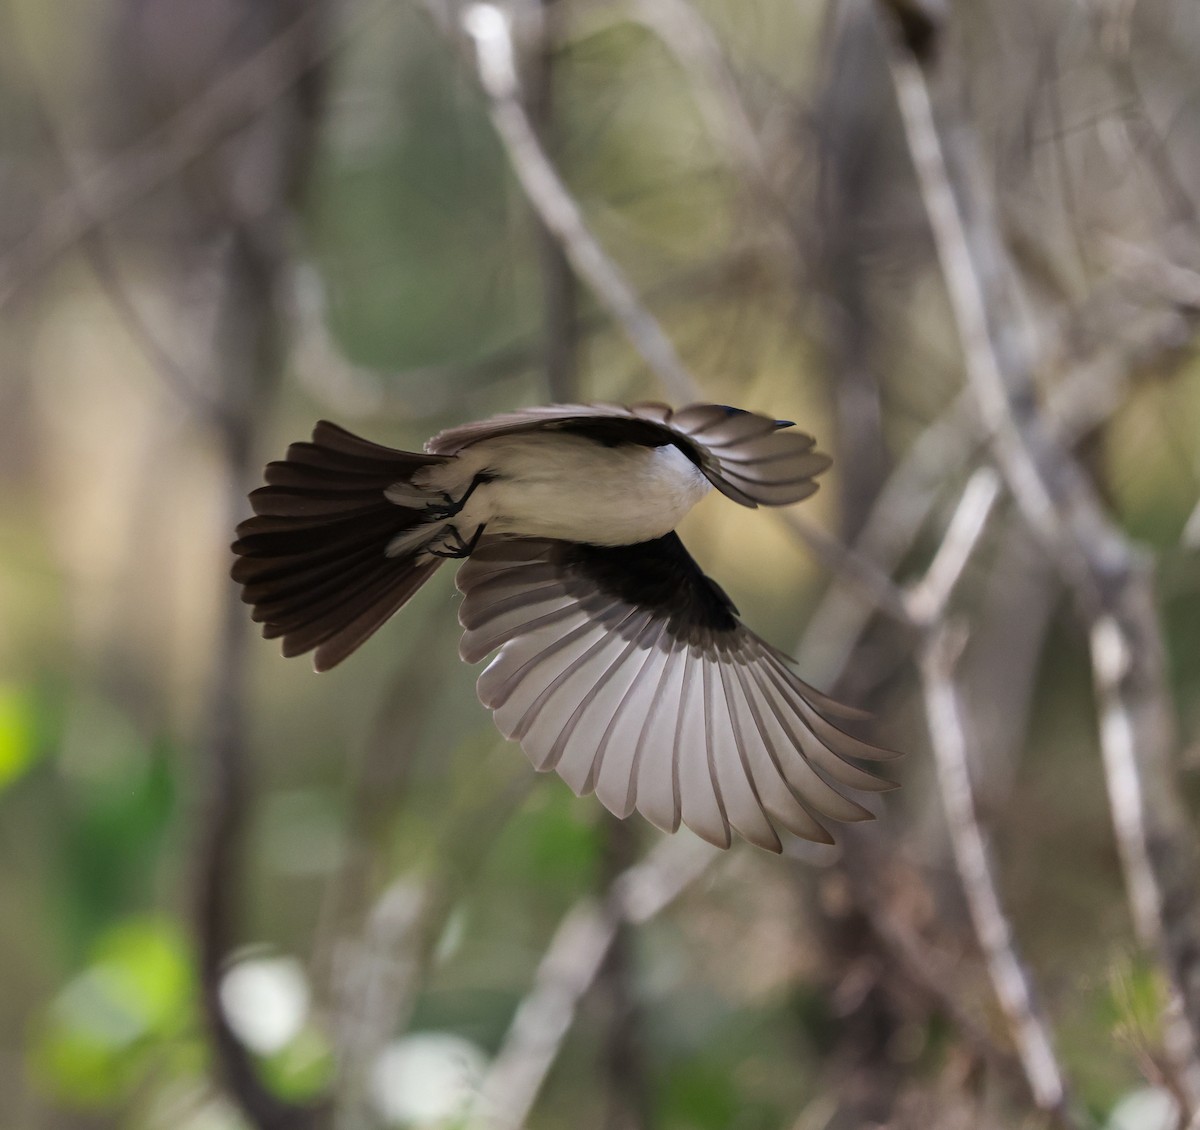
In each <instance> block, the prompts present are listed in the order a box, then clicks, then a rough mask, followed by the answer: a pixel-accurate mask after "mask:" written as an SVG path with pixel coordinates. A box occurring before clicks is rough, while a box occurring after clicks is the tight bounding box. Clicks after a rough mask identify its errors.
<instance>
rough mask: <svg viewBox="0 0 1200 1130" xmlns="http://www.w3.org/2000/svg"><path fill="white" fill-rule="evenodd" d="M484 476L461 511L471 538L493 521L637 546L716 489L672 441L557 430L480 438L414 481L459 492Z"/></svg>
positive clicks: (527, 532)
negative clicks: (613, 439) (591, 437)
mask: <svg viewBox="0 0 1200 1130" xmlns="http://www.w3.org/2000/svg"><path fill="white" fill-rule="evenodd" d="M476 476H484V479H483V481H481V482H480V483H479V485H478V486H477V487H476V489H475V490H474V491H473V492H472V494H471V497H470V498H469V499H468V500H467V502H466V504H465V505H464V507H463V509H462V510H461V511H460V512H459V513H458V514H457V515H455V516H454V519H453V525H454V526H455V528H456V530H457V532H458V534H459V535H460V536H461V537H463V538H464V539H469V538H470V537H471V536H472V535H473V534H474V532H475V530H477V529H478V528H479V527H480V526H486V527H487V530H488V532H489V533H490V534H513V535H516V536H519V537H542V538H560V539H562V540H564V541H578V542H587V543H589V544H591V545H633V544H635V543H637V542H643V541H650V540H651V539H652V538H657V537H662V535H663V534H666V533H670V531H671V530H673V529H675V527H676V526H677V525H679V523H680V522H681V521H682V520H683V518H684V516H685V515H686V514H687V512H688V511H689V510H691V508H692V507H693V506H695V504H696V503H697V502H699V501H700V499H701V498H703V497H704V496H705V495H706V494H707V493H708V492H709V491H710V490H711V489H712V487H711V484H710V483H709V481H708V480H707V479H706V478H705V477H704V475H703V474H702V473H701V472H700V470H699V468H698V467H697V466H696V465H695V464H694V463H693V462H691V460H689V459H688V458H687V456H686V455H684V454H683V452H682V451H681V450H680V449H679V448H678V447H676V446H675V445H674V444H671V443H664V444H661V445H659V446H657V447H650V446H646V445H644V444H636V443H614V444H604V443H599V442H593V441H587V440H585V441H583V442H581V441H580V439H579V438H577V437H575V436H572V435H568V434H563V433H559V432H534V433H532V434H529V435H512V436H498V437H496V438H495V439H486V440H481V441H480V442H479V443H476V444H472V445H471V446H470V447H466V448H464V449H463V450H462V451H461V452H459V453H458V454H457V455H455V456H453V457H452V459H451V460H449V461H448V462H446V463H442V464H438V465H435V466H433V467H428V468H426V469H425V470H423V471H420V472H418V473H417V474H416V475H415V476H414V477H413V485H414V486H416V487H418V489H424V490H426V491H430V492H432V493H434V494H442V493H445V494H448V495H449V496H450V497H451V498H461V497H462V495H463V494H464V493H465V492H466V491H467V490H468V489H470V487H471V484H472V483H473V482H474V481H475V479H476Z"/></svg>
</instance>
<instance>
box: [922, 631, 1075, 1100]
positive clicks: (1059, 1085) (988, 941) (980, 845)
mask: <svg viewBox="0 0 1200 1130" xmlns="http://www.w3.org/2000/svg"><path fill="white" fill-rule="evenodd" d="M962 642H963V637H962V636H961V634H960V633H956V632H955V631H953V629H950V628H940V629H937V630H936V631H935V632H934V633H933V635H932V636H931V638H930V639H929V641H928V643H927V645H926V646H925V648H924V649H923V652H922V656H921V675H922V683H923V686H924V690H925V709H926V714H927V716H928V720H929V743H930V746H931V748H932V750H933V754H934V758H935V760H936V762H937V771H938V782H939V784H940V786H941V794H942V803H943V805H944V806H945V810H946V823H947V826H948V827H949V830H950V843H951V846H952V848H953V852H954V859H955V863H956V865H957V867H958V873H959V877H960V879H961V881H962V888H963V893H964V894H965V896H966V899H967V907H968V909H969V911H970V914H971V922H972V924H973V925H974V928H975V935H976V937H977V938H978V939H979V945H980V949H981V950H982V952H983V956H984V960H985V962H986V964H987V969H988V975H989V976H990V978H991V981H992V986H993V988H994V989H995V992H996V999H997V1000H998V1001H999V1002H1000V1007H1001V1010H1002V1011H1003V1012H1004V1016H1005V1019H1006V1020H1007V1022H1008V1028H1009V1032H1010V1034H1011V1036H1012V1039H1013V1044H1014V1046H1015V1047H1016V1049H1017V1055H1018V1056H1019V1057H1020V1060H1021V1065H1022V1067H1023V1068H1024V1071H1025V1077H1026V1079H1027V1081H1028V1084H1029V1090H1030V1093H1031V1094H1032V1095H1033V1099H1034V1102H1035V1103H1036V1104H1037V1106H1038V1107H1039V1109H1041V1110H1045V1111H1051V1112H1054V1113H1055V1114H1057V1115H1059V1116H1060V1117H1062V1116H1065V1114H1066V1112H1067V1108H1068V1105H1069V1104H1068V1101H1067V1093H1066V1084H1065V1081H1064V1077H1063V1072H1062V1068H1061V1067H1060V1066H1059V1064H1058V1061H1057V1059H1056V1058H1055V1054H1054V1049H1053V1042H1052V1040H1051V1037H1050V1030H1049V1026H1048V1025H1047V1023H1046V1021H1045V1020H1044V1018H1043V1017H1042V1016H1041V1013H1040V1010H1039V1009H1038V1007H1037V1005H1036V1004H1035V1002H1034V993H1033V987H1032V985H1031V984H1030V980H1029V978H1028V976H1027V974H1026V973H1025V970H1024V969H1023V968H1022V964H1021V961H1020V959H1019V958H1018V956H1017V952H1016V941H1015V939H1014V937H1013V933H1012V927H1011V926H1010V925H1009V923H1008V919H1007V917H1006V916H1005V914H1004V911H1003V909H1002V907H1001V904H1000V896H999V894H998V892H997V889H996V884H995V880H994V878H993V876H992V866H991V862H990V860H989V858H988V850H987V845H986V844H985V842H984V838H983V833H982V831H981V830H980V827H979V820H978V817H977V815H976V812H975V802H974V800H973V799H972V793H971V780H970V775H969V774H968V771H967V727H966V725H965V723H964V721H963V717H962V704H961V702H960V699H959V693H958V689H957V687H956V686H955V683H954V664H955V659H956V654H957V652H958V651H959V649H960V648H961V645H962Z"/></svg>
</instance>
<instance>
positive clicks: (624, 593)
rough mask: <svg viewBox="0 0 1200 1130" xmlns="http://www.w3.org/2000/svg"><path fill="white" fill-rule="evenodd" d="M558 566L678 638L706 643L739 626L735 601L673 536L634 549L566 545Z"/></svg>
mask: <svg viewBox="0 0 1200 1130" xmlns="http://www.w3.org/2000/svg"><path fill="white" fill-rule="evenodd" d="M559 561H560V563H561V565H562V566H564V567H565V568H566V569H567V570H568V572H572V573H575V574H576V575H577V576H578V577H579V579H580V580H581V581H584V582H586V583H587V585H589V586H590V587H592V588H595V589H599V590H600V591H601V592H603V593H604V594H605V595H607V596H609V597H613V598H616V599H617V600H620V601H623V602H624V603H625V604H629V605H632V606H634V607H636V608H642V609H645V610H646V611H648V612H651V613H653V614H654V615H655V616H656V617H657V618H659V619H665V620H666V621H667V630H668V631H669V632H670V633H671V634H672V635H673V636H675V637H676V638H685V639H687V640H689V642H694V643H704V642H706V639H711V637H712V636H713V635H714V634H716V635H721V634H724V633H727V632H732V631H735V630H736V629H737V628H738V626H739V625H738V621H737V618H736V616H737V608H736V607H735V606H734V604H733V601H731V600H730V599H729V597H728V596H726V595H725V593H724V591H723V590H722V589H721V587H720V585H718V584H717V583H716V582H715V581H713V580H711V579H709V578H708V577H707V576H705V575H704V572H703V571H702V570H701V568H700V566H699V565H697V564H696V562H695V560H694V559H693V558H692V555H691V554H690V553H688V551H687V549H685V548H684V545H683V542H681V541H680V540H679V535H678V534H676V533H674V532H672V533H669V534H665V535H664V536H663V537H661V538H655V539H654V540H653V541H644V542H639V543H637V544H636V545H620V546H600V545H583V544H577V543H573V542H564V543H562V549H561V551H560V557H559Z"/></svg>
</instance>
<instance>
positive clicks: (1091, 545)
mask: <svg viewBox="0 0 1200 1130" xmlns="http://www.w3.org/2000/svg"><path fill="white" fill-rule="evenodd" d="M891 73H892V78H893V85H894V87H895V91H896V97H897V102H898V104H899V107H900V114H901V119H902V121H903V125H904V130H905V136H906V139H907V141H908V146H909V151H910V153H911V155H912V159H913V164H914V166H915V168H916V172H917V180H918V183H919V185H920V189H921V193H922V197H923V199H924V201H925V207H926V212H927V214H928V217H929V222H930V226H931V229H932V232H933V237H934V242H935V245H936V247H937V252H938V258H939V261H940V262H941V266H942V273H943V276H944V279H945V283H946V287H947V291H948V294H949V298H950V303H951V307H952V309H953V312H954V316H955V321H956V324H957V327H958V332H959V337H960V342H961V345H962V349H963V355H964V360H965V363H966V372H967V380H968V385H969V387H970V388H971V390H972V392H973V395H974V396H975V398H976V400H977V402H978V405H979V409H980V412H981V414H982V416H983V419H984V422H985V424H986V426H987V429H988V432H989V441H990V443H991V446H992V450H993V454H994V456H995V459H996V462H997V464H998V466H999V467H1000V469H1001V471H1002V472H1003V474H1004V477H1005V480H1006V483H1007V485H1008V487H1009V489H1010V490H1011V491H1012V494H1013V497H1014V498H1015V500H1016V502H1017V504H1018V506H1019V507H1020V509H1021V511H1022V513H1023V514H1024V516H1025V519H1026V521H1027V522H1028V523H1029V525H1030V527H1031V528H1032V529H1033V530H1034V531H1035V533H1036V534H1037V535H1038V537H1039V538H1040V539H1041V541H1042V543H1043V545H1044V546H1045V548H1046V550H1047V552H1048V553H1049V555H1050V557H1051V559H1052V560H1053V561H1054V563H1055V565H1056V567H1057V569H1058V570H1059V572H1060V574H1061V576H1062V577H1063V579H1064V581H1065V582H1066V583H1067V584H1068V585H1069V586H1070V588H1071V590H1072V592H1073V594H1074V596H1075V598H1076V603H1077V606H1078V608H1079V610H1080V613H1081V615H1082V616H1083V618H1084V619H1085V620H1086V621H1087V622H1088V625H1089V629H1090V631H1091V635H1092V642H1093V648H1094V649H1095V646H1096V644H1097V635H1096V626H1097V625H1098V624H1107V625H1109V627H1106V628H1104V629H1102V630H1101V632H1100V636H1099V642H1100V645H1101V650H1100V652H1099V653H1097V652H1096V651H1095V650H1094V651H1093V665H1094V666H1095V667H1097V668H1099V669H1100V670H1105V669H1106V668H1105V667H1104V665H1105V663H1106V662H1107V658H1106V656H1105V654H1104V649H1105V648H1109V641H1110V640H1112V639H1116V640H1119V641H1120V650H1121V651H1122V652H1123V653H1124V654H1125V655H1126V656H1127V657H1128V666H1127V669H1126V671H1125V672H1124V674H1123V675H1122V677H1121V678H1120V679H1119V680H1117V681H1115V682H1113V683H1112V688H1111V690H1112V693H1111V696H1110V701H1109V703H1108V705H1107V707H1106V714H1107V717H1108V727H1109V730H1110V734H1116V733H1117V732H1118V729H1119V727H1117V726H1116V725H1115V720H1116V719H1120V720H1121V726H1122V727H1128V728H1129V738H1128V741H1127V743H1125V744H1126V746H1127V748H1128V753H1129V756H1127V757H1125V758H1123V759H1122V758H1116V757H1109V756H1106V757H1105V758H1104V765H1105V769H1106V772H1107V773H1108V777H1107V783H1108V788H1109V796H1110V803H1111V804H1112V805H1113V808H1114V818H1115V819H1114V827H1115V831H1116V833H1117V836H1118V838H1119V839H1122V840H1123V841H1124V842H1123V844H1122V849H1121V855H1122V860H1123V861H1125V862H1126V863H1129V862H1130V861H1136V860H1137V859H1139V858H1141V857H1143V856H1144V857H1145V858H1146V859H1147V860H1148V861H1149V866H1148V867H1146V868H1145V869H1144V870H1143V871H1135V872H1129V871H1127V872H1126V887H1127V891H1128V894H1129V897H1130V900H1131V903H1132V905H1133V911H1134V916H1135V918H1136V919H1137V920H1138V925H1139V930H1140V931H1141V932H1142V937H1143V940H1144V941H1145V942H1146V943H1147V944H1150V945H1152V946H1153V947H1154V948H1155V949H1156V950H1157V951H1158V954H1159V957H1160V959H1161V961H1162V963H1163V965H1164V967H1165V969H1166V972H1167V974H1168V977H1169V979H1170V981H1171V984H1172V988H1173V992H1174V993H1175V994H1177V995H1178V997H1179V1001H1180V1006H1181V1009H1182V1012H1183V1015H1184V1016H1185V1017H1186V1018H1187V1023H1188V1026H1189V1027H1190V1033H1189V1034H1188V1035H1189V1039H1188V1040H1186V1041H1181V1040H1178V1039H1174V1038H1172V1039H1170V1040H1169V1041H1168V1043H1169V1047H1170V1048H1171V1050H1172V1051H1173V1053H1174V1060H1175V1070H1176V1072H1177V1074H1178V1076H1179V1082H1180V1085H1181V1087H1182V1088H1183V1089H1184V1092H1185V1094H1186V1096H1187V1099H1188V1103H1189V1105H1190V1107H1191V1108H1192V1109H1193V1110H1195V1109H1196V1108H1197V1107H1198V1106H1200V902H1198V900H1197V882H1196V842H1195V837H1194V835H1193V833H1192V832H1191V829H1190V827H1189V824H1188V821H1187V817H1186V814H1185V813H1184V811H1183V808H1182V805H1181V803H1180V799H1179V793H1178V787H1177V783H1176V779H1175V766H1174V763H1173V759H1172V742H1173V734H1172V724H1171V705H1170V702H1169V698H1168V694H1167V689H1166V680H1165V677H1164V673H1163V670H1162V652H1163V643H1162V638H1161V629H1160V626H1159V624H1158V619H1157V613H1156V610H1155V603H1154V595H1153V590H1152V586H1151V577H1150V573H1149V571H1148V570H1147V569H1146V568H1145V567H1144V566H1143V565H1142V564H1141V563H1140V559H1139V555H1138V554H1137V553H1136V552H1135V551H1134V550H1133V548H1132V547H1131V546H1130V545H1129V544H1128V543H1127V542H1126V540H1125V538H1124V537H1123V536H1122V534H1121V532H1120V531H1119V530H1117V529H1116V528H1115V527H1114V525H1113V524H1112V522H1111V521H1110V520H1109V518H1108V516H1107V514H1106V513H1105V511H1104V508H1103V506H1102V504H1101V502H1100V500H1099V499H1098V498H1097V496H1096V492H1095V490H1094V488H1093V487H1092V485H1091V484H1090V483H1089V482H1088V480H1087V478H1086V477H1085V475H1084V474H1083V472H1082V470H1081V468H1080V467H1079V466H1078V465H1077V464H1076V463H1075V462H1074V460H1073V459H1072V457H1071V456H1070V454H1069V453H1068V452H1067V451H1066V449H1065V448H1064V447H1063V446H1062V445H1061V444H1056V443H1054V442H1053V441H1052V440H1051V439H1050V437H1049V436H1048V435H1047V432H1046V429H1045V426H1044V423H1043V422H1042V421H1041V420H1040V419H1039V417H1038V416H1037V414H1036V401H1035V399H1034V396H1033V389H1032V383H1033V382H1032V372H1033V350H1032V348H1031V346H1030V345H1029V343H1028V341H1027V340H1023V339H1021V338H1019V337H1018V333H1019V331H1018V330H1017V329H1016V326H1015V325H1006V326H1005V329H1004V332H1003V333H1001V332H1000V331H999V330H997V329H995V328H993V324H992V322H991V320H990V317H989V315H990V314H994V313H997V312H1004V313H1007V314H1009V315H1011V320H1012V321H1013V322H1014V323H1019V317H1018V315H1017V313H1016V311H1017V309H1018V308H1019V306H1020V301H1019V293H1018V290H1017V286H1016V278H1015V274H1014V271H1013V269H1012V266H1011V263H1009V261H1008V259H1007V256H1006V252H1005V249H1004V245H1003V241H1002V240H1001V238H1000V235H999V232H998V229H997V227H996V223H995V220H994V217H993V215H992V209H991V208H990V207H989V201H988V199H987V196H986V193H985V192H984V190H983V188H982V186H981V185H980V184H979V183H978V182H979V180H980V175H979V168H980V163H979V161H978V159H977V153H976V148H975V145H974V143H973V136H972V133H971V131H970V129H969V127H968V126H967V125H966V123H965V122H961V121H959V122H957V123H956V125H955V128H954V130H953V131H950V130H947V137H952V138H953V139H954V145H955V146H956V148H955V151H954V154H953V159H951V157H950V155H949V154H948V153H947V151H946V150H944V148H943V142H942V137H941V136H940V134H939V131H938V128H937V126H936V124H935V121H934V115H933V108H932V105H931V101H930V95H929V89H928V87H927V85H926V79H925V74H924V72H923V71H922V69H921V66H920V65H919V64H918V62H917V61H916V60H915V59H914V58H913V57H912V55H911V54H910V53H908V52H907V51H906V50H905V49H904V48H902V47H901V46H899V45H895V46H894V48H893V54H892V57H891ZM967 217H969V221H968V219H967ZM1113 633H1115V636H1114V635H1113ZM1110 650H1113V649H1112V648H1110ZM1097 677H1098V678H1106V677H1105V676H1101V675H1098V676H1097ZM1105 685H1107V679H1106V683H1105ZM1114 740H1115V739H1114ZM1120 764H1124V765H1125V766H1126V767H1127V768H1131V769H1132V772H1133V776H1134V779H1136V780H1137V782H1138V784H1139V789H1138V792H1137V793H1136V795H1133V796H1127V795H1126V794H1127V793H1128V788H1127V785H1128V782H1127V781H1126V780H1124V779H1122V778H1121V777H1120V776H1118V777H1117V778H1115V779H1114V777H1113V776H1112V771H1113V768H1114V767H1115V766H1117V765H1120ZM1125 803H1128V804H1130V805H1137V806H1138V807H1139V808H1140V810H1141V819H1140V820H1138V821H1133V820H1130V819H1127V818H1125V817H1118V816H1117V813H1118V812H1119V811H1120V806H1122V805H1124V804H1125ZM1126 838H1128V839H1126ZM1146 882H1150V883H1151V884H1152V887H1153V890H1154V898H1153V899H1152V900H1151V899H1149V898H1148V897H1147V896H1146V895H1145V894H1144V893H1143V892H1142V886H1143V885H1144V884H1145V883H1146ZM1151 904H1153V906H1154V907H1155V908H1156V909H1155V912H1154V914H1153V915H1150V914H1149V912H1148V907H1149V906H1150V905H1151ZM1151 917H1153V918H1154V921H1153V922H1151V921H1149V920H1148V919H1149V918H1151Z"/></svg>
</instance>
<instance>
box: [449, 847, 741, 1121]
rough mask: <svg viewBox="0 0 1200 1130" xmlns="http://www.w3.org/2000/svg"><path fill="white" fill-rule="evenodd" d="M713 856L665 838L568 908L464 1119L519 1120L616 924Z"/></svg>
mask: <svg viewBox="0 0 1200 1130" xmlns="http://www.w3.org/2000/svg"><path fill="white" fill-rule="evenodd" d="M718 858H720V856H719V853H717V852H715V851H714V850H712V849H711V848H709V847H708V846H707V845H705V844H701V843H700V842H699V841H697V840H694V839H692V838H690V837H686V838H685V837H674V838H671V839H664V840H663V841H661V842H660V843H659V844H658V846H657V847H655V848H654V849H653V850H652V851H651V852H650V853H649V854H648V855H647V857H646V858H645V859H644V860H643V861H642V862H641V863H638V864H635V865H634V866H632V867H630V868H628V869H627V870H625V871H623V872H622V873H621V874H620V875H619V876H618V877H617V878H616V880H615V881H614V882H613V884H612V886H611V887H610V888H609V890H608V892H607V894H606V895H605V897H604V898H603V899H602V900H601V901H599V902H597V901H596V900H594V899H583V900H581V901H580V902H578V903H576V905H575V906H574V907H573V908H572V909H571V910H570V911H568V912H567V914H566V915H565V916H564V918H563V919H562V921H561V922H560V923H559V926H558V929H557V930H556V931H555V933H554V937H553V938H552V939H551V941H550V945H549V946H548V947H547V949H546V952H545V954H544V955H543V957H542V960H541V962H540V964H539V965H538V969H537V973H536V974H535V975H534V983H533V987H532V988H531V990H530V991H529V993H528V995H527V996H526V997H525V999H524V1000H523V1001H522V1002H521V1004H520V1005H519V1006H518V1008H517V1012H516V1015H515V1016H514V1017H513V1022H512V1025H511V1027H510V1028H509V1030H508V1034H507V1035H506V1037H505V1039H504V1043H503V1044H502V1045H501V1047H500V1050H499V1052H498V1053H497V1054H496V1058H495V1059H494V1060H493V1061H492V1066H491V1069H490V1070H489V1072H488V1074H487V1076H486V1077H485V1079H484V1081H483V1083H482V1085H481V1087H480V1090H479V1095H478V1098H477V1100H476V1101H475V1103H474V1105H473V1107H472V1110H471V1112H470V1114H469V1115H468V1118H467V1120H466V1122H467V1125H470V1126H477V1127H483V1128H486V1130H517V1128H518V1127H521V1126H523V1125H524V1124H525V1120H526V1119H527V1118H528V1117H529V1113H530V1111H531V1110H532V1109H533V1104H534V1102H535V1100H536V1099H537V1096H538V1093H539V1092H540V1091H541V1088H542V1084H543V1083H544V1082H545V1078H546V1075H547V1074H548V1073H549V1071H550V1068H551V1066H552V1065H553V1063H554V1061H555V1059H556V1058H557V1056H558V1053H559V1051H560V1049H561V1047H562V1043H563V1041H564V1040H565V1039H566V1036H567V1032H568V1031H569V1030H570V1027H571V1025H572V1023H573V1022H574V1019H575V1011H576V1008H577V1007H578V1005H579V1002H580V1000H581V999H582V997H583V995H584V994H585V993H586V992H587V991H588V989H589V988H590V987H591V985H592V984H593V983H594V981H595V980H596V978H597V976H598V975H599V974H600V971H601V968H602V967H603V965H604V961H605V958H606V957H607V955H608V952H609V948H610V947H611V945H612V944H613V940H614V938H615V937H616V935H617V929H618V926H619V925H620V924H621V923H622V922H625V923H629V924H630V925H638V926H640V925H642V924H644V923H646V922H649V921H650V920H651V919H652V918H654V917H655V916H656V915H658V914H659V913H661V912H662V911H663V910H665V909H666V908H667V907H668V906H669V905H670V904H671V903H672V902H673V901H674V900H675V899H676V898H678V897H679V895H680V894H682V893H683V891H684V890H686V889H687V887H689V886H690V885H691V884H692V883H693V882H695V881H696V880H697V879H698V878H699V877H700V876H701V875H702V874H704V872H705V871H707V870H708V868H709V867H710V866H711V865H712V863H713V861H714V860H715V859H718Z"/></svg>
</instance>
